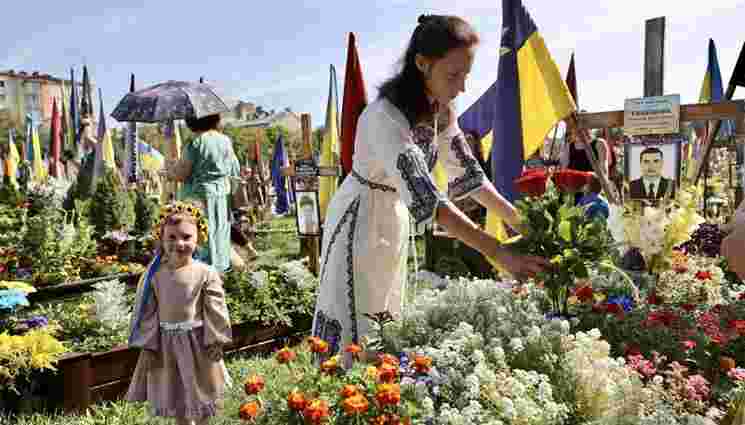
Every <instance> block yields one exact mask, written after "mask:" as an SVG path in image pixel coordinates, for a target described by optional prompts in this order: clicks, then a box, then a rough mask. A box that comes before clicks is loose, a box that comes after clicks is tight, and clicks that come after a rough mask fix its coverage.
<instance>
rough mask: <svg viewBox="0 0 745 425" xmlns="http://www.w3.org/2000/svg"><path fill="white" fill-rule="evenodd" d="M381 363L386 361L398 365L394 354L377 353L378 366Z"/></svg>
mask: <svg viewBox="0 0 745 425" xmlns="http://www.w3.org/2000/svg"><path fill="white" fill-rule="evenodd" d="M383 363H388V364H392V365H395V366H398V365H399V361H398V358H396V356H394V355H391V354H378V366H380V365H382V364H383Z"/></svg>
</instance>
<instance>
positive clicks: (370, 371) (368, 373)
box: [365, 366, 378, 379]
mask: <svg viewBox="0 0 745 425" xmlns="http://www.w3.org/2000/svg"><path fill="white" fill-rule="evenodd" d="M365 377H367V378H369V379H375V378H377V377H378V368H377V367H375V366H368V367H367V369H365Z"/></svg>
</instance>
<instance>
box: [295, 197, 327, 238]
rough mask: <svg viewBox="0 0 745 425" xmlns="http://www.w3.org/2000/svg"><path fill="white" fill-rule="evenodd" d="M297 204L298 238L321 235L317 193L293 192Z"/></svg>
mask: <svg viewBox="0 0 745 425" xmlns="http://www.w3.org/2000/svg"><path fill="white" fill-rule="evenodd" d="M295 202H296V203H297V215H296V217H297V231H298V235H300V236H319V235H320V234H321V208H320V205H319V204H318V192H315V191H314V192H304V191H295Z"/></svg>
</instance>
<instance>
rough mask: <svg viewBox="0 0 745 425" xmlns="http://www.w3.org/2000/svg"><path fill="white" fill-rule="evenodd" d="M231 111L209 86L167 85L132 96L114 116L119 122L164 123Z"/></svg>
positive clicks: (144, 90) (150, 88) (121, 105)
mask: <svg viewBox="0 0 745 425" xmlns="http://www.w3.org/2000/svg"><path fill="white" fill-rule="evenodd" d="M227 111H229V109H228V107H227V105H225V102H223V100H222V99H220V97H219V96H217V95H216V94H215V92H214V91H213V90H212V87H210V86H209V85H208V84H203V83H191V82H185V81H166V82H165V83H160V84H156V85H154V86H151V87H147V88H144V89H142V90H138V91H136V92H134V93H128V94H127V95H126V96H124V98H123V99H122V100H121V101H119V104H118V105H116V108H115V109H114V112H112V113H111V116H112V117H114V118H115V119H116V120H117V121H136V122H150V123H154V122H163V121H169V120H180V119H185V118H190V117H194V118H202V117H205V116H207V115H214V114H219V113H222V112H227Z"/></svg>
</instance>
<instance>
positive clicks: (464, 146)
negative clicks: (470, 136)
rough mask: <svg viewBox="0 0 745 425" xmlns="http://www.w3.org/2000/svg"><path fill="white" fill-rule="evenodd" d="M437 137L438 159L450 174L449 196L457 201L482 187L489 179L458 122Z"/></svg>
mask: <svg viewBox="0 0 745 425" xmlns="http://www.w3.org/2000/svg"><path fill="white" fill-rule="evenodd" d="M437 138H438V141H437V149H438V161H440V163H441V164H442V165H443V167H444V168H445V171H446V173H447V175H448V198H450V199H452V200H456V201H457V200H459V199H462V198H465V197H467V196H470V195H471V194H473V193H474V192H476V191H477V190H479V189H481V187H482V186H483V185H484V184H485V183H486V182H488V180H487V179H486V175H485V174H484V170H483V169H482V168H481V165H480V164H479V161H478V160H477V159H476V157H475V156H474V155H473V152H472V151H471V147H470V146H469V145H468V142H467V141H466V137H465V135H464V134H463V132H462V131H461V129H460V127H459V126H458V122H457V121H455V122H454V123H452V124H451V125H450V126H449V127H448V128H447V130H445V131H444V132H443V133H442V134H440V135H438V137H437Z"/></svg>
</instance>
